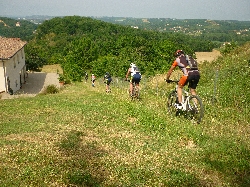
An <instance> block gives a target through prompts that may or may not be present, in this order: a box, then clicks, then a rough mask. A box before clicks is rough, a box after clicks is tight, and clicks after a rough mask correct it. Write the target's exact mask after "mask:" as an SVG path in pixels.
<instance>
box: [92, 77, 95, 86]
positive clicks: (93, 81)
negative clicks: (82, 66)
mask: <svg viewBox="0 0 250 187" xmlns="http://www.w3.org/2000/svg"><path fill="white" fill-rule="evenodd" d="M91 82H92V86H93V87H95V75H94V74H92V75H91Z"/></svg>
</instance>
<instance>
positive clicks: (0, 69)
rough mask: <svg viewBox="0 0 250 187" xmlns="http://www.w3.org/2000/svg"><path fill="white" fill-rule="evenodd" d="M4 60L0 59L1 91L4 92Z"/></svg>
mask: <svg viewBox="0 0 250 187" xmlns="http://www.w3.org/2000/svg"><path fill="white" fill-rule="evenodd" d="M3 63H4V61H2V60H1V61H0V93H1V92H4V91H5V90H6V89H5V78H4V68H3Z"/></svg>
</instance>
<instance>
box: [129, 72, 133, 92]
mask: <svg viewBox="0 0 250 187" xmlns="http://www.w3.org/2000/svg"><path fill="white" fill-rule="evenodd" d="M133 82H134V78H133V77H132V76H131V77H130V85H129V94H130V95H132V93H133Z"/></svg>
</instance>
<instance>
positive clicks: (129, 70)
mask: <svg viewBox="0 0 250 187" xmlns="http://www.w3.org/2000/svg"><path fill="white" fill-rule="evenodd" d="M130 72H131V69H130V68H128V71H127V74H126V79H128V75H129V73H130Z"/></svg>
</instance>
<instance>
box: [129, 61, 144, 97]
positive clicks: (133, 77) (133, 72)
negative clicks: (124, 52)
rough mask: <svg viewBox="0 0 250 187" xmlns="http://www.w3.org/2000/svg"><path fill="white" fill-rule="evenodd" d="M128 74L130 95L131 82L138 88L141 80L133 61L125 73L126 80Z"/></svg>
mask: <svg viewBox="0 0 250 187" xmlns="http://www.w3.org/2000/svg"><path fill="white" fill-rule="evenodd" d="M129 74H130V89H129V90H130V95H132V90H133V83H135V85H136V87H137V88H138V90H139V86H140V81H141V73H140V70H139V68H138V67H137V66H136V64H135V63H131V64H130V67H129V68H128V71H127V74H126V80H128V76H129Z"/></svg>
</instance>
